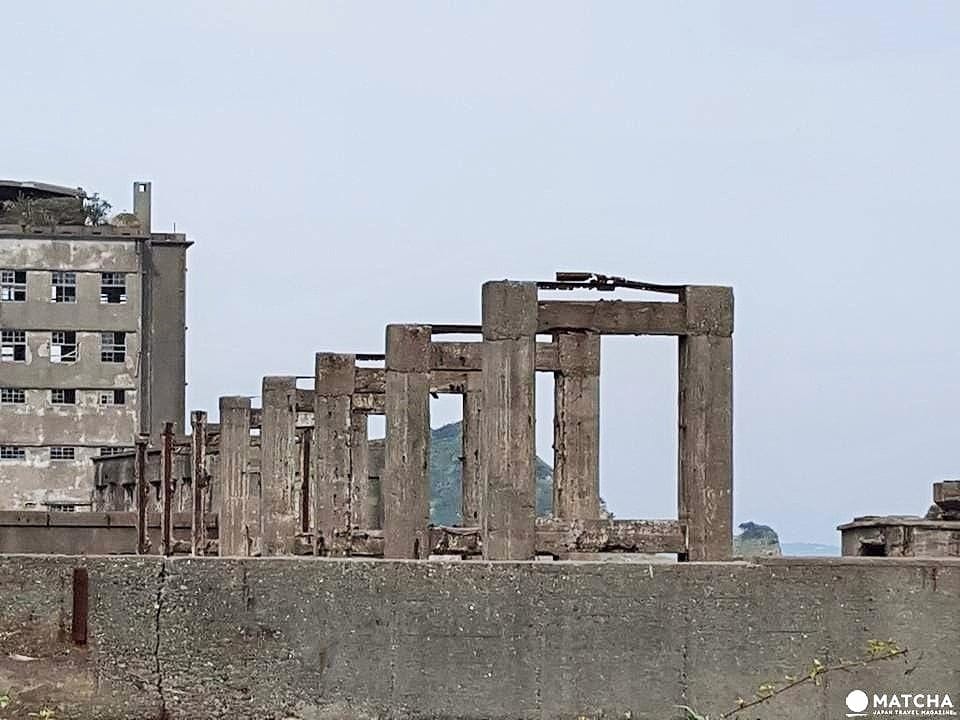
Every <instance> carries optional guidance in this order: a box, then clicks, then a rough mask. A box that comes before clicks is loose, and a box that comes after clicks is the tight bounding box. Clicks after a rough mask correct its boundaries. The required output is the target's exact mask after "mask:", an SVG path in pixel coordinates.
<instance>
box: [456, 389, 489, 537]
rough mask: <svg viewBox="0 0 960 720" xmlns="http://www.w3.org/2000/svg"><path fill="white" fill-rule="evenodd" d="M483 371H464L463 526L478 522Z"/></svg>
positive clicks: (462, 439)
mask: <svg viewBox="0 0 960 720" xmlns="http://www.w3.org/2000/svg"><path fill="white" fill-rule="evenodd" d="M482 389H483V375H482V374H481V373H478V372H472V373H468V374H467V389H466V392H464V393H463V422H462V423H461V425H460V429H461V432H462V436H461V442H462V443H463V465H462V466H461V478H462V479H461V493H462V496H461V516H462V519H461V521H460V524H461V525H463V527H479V526H480V505H481V502H480V497H481V492H480V489H481V482H480V411H481V404H482V402H483V392H482Z"/></svg>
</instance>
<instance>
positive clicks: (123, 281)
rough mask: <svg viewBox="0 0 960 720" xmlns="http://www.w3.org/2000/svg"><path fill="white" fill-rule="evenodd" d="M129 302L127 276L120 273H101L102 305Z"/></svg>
mask: <svg viewBox="0 0 960 720" xmlns="http://www.w3.org/2000/svg"><path fill="white" fill-rule="evenodd" d="M126 301H127V276H126V275H124V274H123V273H118V272H105V273H100V304H101V305H106V304H111V305H112V304H115V303H125V302H126Z"/></svg>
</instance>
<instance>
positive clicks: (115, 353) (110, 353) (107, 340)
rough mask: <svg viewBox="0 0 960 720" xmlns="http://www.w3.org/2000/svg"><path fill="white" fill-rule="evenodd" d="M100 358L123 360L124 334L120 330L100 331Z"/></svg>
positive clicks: (125, 357) (124, 350) (125, 347)
mask: <svg viewBox="0 0 960 720" xmlns="http://www.w3.org/2000/svg"><path fill="white" fill-rule="evenodd" d="M100 359H101V360H102V361H103V362H123V361H124V360H126V359H127V338H126V334H125V333H122V332H105V333H100Z"/></svg>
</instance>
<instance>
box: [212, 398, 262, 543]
mask: <svg viewBox="0 0 960 720" xmlns="http://www.w3.org/2000/svg"><path fill="white" fill-rule="evenodd" d="M249 454H250V398H246V397H222V398H220V488H221V496H222V500H221V502H220V555H221V556H222V557H224V556H236V555H240V556H247V555H251V554H252V552H253V537H254V534H255V533H256V531H257V530H258V528H259V522H258V519H257V512H256V510H257V508H256V506H255V505H254V500H256V498H254V497H251V495H252V492H253V490H254V489H253V488H251V487H250V476H249V474H248V472H247V459H248V456H249Z"/></svg>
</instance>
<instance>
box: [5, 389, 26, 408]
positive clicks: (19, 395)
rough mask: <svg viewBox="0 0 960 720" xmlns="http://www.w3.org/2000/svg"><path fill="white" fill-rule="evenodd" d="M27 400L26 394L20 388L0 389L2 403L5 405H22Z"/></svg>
mask: <svg viewBox="0 0 960 720" xmlns="http://www.w3.org/2000/svg"><path fill="white" fill-rule="evenodd" d="M26 401H27V398H26V394H25V393H24V392H23V390H21V389H20V388H2V389H0V403H3V404H4V405H22V404H23V403H25V402H26Z"/></svg>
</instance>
